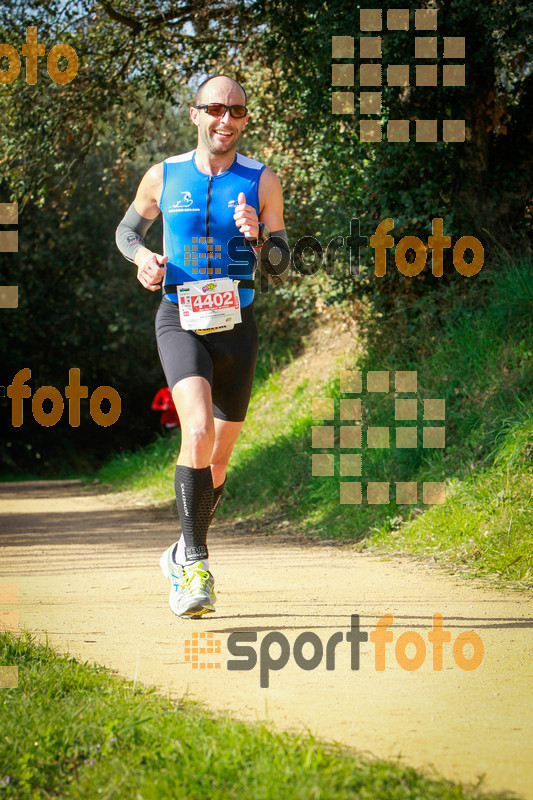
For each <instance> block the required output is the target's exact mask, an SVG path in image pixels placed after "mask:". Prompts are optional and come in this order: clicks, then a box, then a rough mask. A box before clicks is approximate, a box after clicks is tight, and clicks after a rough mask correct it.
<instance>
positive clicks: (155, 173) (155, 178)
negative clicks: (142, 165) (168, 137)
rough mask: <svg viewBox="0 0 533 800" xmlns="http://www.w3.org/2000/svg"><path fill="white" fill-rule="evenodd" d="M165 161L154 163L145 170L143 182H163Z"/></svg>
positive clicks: (153, 183) (148, 183) (152, 183)
mask: <svg viewBox="0 0 533 800" xmlns="http://www.w3.org/2000/svg"><path fill="white" fill-rule="evenodd" d="M164 163H165V162H164V161H160V162H159V164H153V166H151V167H150V169H149V170H147V171H146V172H145V174H144V177H143V182H144V183H145V184H146V185H147V186H151V185H156V184H158V183H161V181H162V180H163V170H164Z"/></svg>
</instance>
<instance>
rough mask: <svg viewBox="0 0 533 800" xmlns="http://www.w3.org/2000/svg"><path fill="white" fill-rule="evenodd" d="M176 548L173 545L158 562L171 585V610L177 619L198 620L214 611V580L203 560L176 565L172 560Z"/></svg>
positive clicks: (169, 599) (169, 602) (169, 600)
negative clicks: (191, 618)
mask: <svg viewBox="0 0 533 800" xmlns="http://www.w3.org/2000/svg"><path fill="white" fill-rule="evenodd" d="M175 547H176V542H174V544H171V545H170V547H169V548H168V550H165V552H164V553H163V555H162V556H161V558H160V559H159V564H160V566H161V569H162V571H163V575H164V576H165V578H168V579H169V580H170V583H171V587H170V595H169V598H168V604H169V606H170V610H171V611H172V612H173V613H174V614H176V615H177V616H178V617H200V616H202V615H203V614H208V613H209V612H211V611H214V610H215V609H214V603H215V602H216V596H215V592H214V586H215V579H214V578H213V576H212V575H211V573H210V572H208V570H205V569H203V565H204V562H203V561H195V562H194V563H193V564H189V565H188V566H186V567H182V566H181V565H180V564H176V563H175V561H173V559H172V553H173V552H174V548H175Z"/></svg>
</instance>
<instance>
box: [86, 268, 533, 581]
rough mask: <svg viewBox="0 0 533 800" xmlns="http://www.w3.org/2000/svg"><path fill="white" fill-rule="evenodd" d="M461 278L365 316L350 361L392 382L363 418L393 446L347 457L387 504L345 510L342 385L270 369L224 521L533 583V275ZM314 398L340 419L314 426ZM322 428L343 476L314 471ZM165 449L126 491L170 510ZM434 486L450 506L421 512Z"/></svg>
mask: <svg viewBox="0 0 533 800" xmlns="http://www.w3.org/2000/svg"><path fill="white" fill-rule="evenodd" d="M458 280H462V281H463V283H462V284H460V286H459V289H458V288H457V287H456V286H455V287H454V286H447V287H444V288H441V287H440V286H439V285H436V286H435V291H428V294H426V295H424V296H423V297H421V298H419V299H418V300H416V301H414V302H411V305H409V306H405V307H402V306H401V305H400V304H397V306H396V307H395V309H394V310H393V311H392V312H391V313H390V315H389V317H388V318H385V317H382V316H380V317H377V316H376V315H374V316H372V315H371V314H367V322H366V329H365V330H364V331H363V333H362V335H364V337H365V342H366V348H365V352H364V355H363V356H362V357H360V358H359V360H358V361H357V362H353V363H346V364H344V366H345V367H346V368H353V369H361V370H362V371H363V375H366V373H367V372H368V371H372V370H386V371H388V372H389V375H390V376H391V383H390V389H391V393H388V394H383V393H375V392H374V393H368V394H367V393H366V392H364V393H363V395H362V397H363V422H364V423H365V424H369V425H374V426H386V427H389V429H390V447H389V448H388V449H387V448H382V449H374V448H368V447H367V446H366V442H365V437H364V436H363V447H362V449H361V450H360V451H344V450H343V451H342V452H343V453H345V452H348V453H349V452H361V453H362V463H363V488H365V483H366V481H369V480H370V481H382V482H388V483H389V484H390V487H391V491H390V499H391V502H390V503H389V504H383V505H368V504H367V503H366V501H364V502H363V503H362V504H361V505H348V504H340V502H339V481H340V479H341V476H340V475H339V457H340V455H341V451H340V443H339V428H340V420H339V401H340V399H341V398H342V397H344V396H345V395H342V394H341V392H340V385H339V379H338V377H336V376H335V377H333V379H331V380H329V382H328V381H326V382H324V381H323V382H322V383H321V384H316V383H315V384H311V383H310V382H309V380H308V379H307V378H306V376H305V372H302V374H301V376H300V377H299V380H298V381H297V383H296V385H295V386H293V388H291V390H290V391H288V389H287V387H286V385H285V383H284V381H283V380H282V379H281V376H280V372H279V371H276V372H274V373H270V374H269V375H267V374H266V373H262V375H261V380H259V381H258V382H257V383H256V385H255V388H254V393H253V396H252V401H251V404H250V409H249V412H248V416H247V419H246V424H245V426H244V428H243V432H242V434H241V436H240V438H239V440H238V442H237V445H236V447H235V450H234V453H233V456H232V460H231V462H230V469H229V473H228V481H227V489H226V492H225V495H224V501H223V504H222V506H221V509H220V512H219V513H221V514H223V515H225V516H229V517H233V518H236V517H258V516H262V515H265V514H267V515H269V514H272V515H273V516H283V517H284V519H285V520H288V521H289V522H290V523H291V526H292V527H293V529H295V530H299V531H302V532H304V533H306V534H307V535H308V536H311V537H316V538H321V539H339V540H344V541H347V542H356V543H357V546H358V547H367V546H374V545H379V547H380V548H384V549H392V550H398V549H399V550H409V551H410V552H414V553H419V554H421V555H424V556H425V555H428V554H431V555H434V556H436V557H438V558H439V560H441V561H442V562H443V563H445V562H447V563H449V564H451V565H455V566H458V567H460V568H461V570H462V571H466V572H468V574H474V575H496V576H498V577H499V578H500V579H501V581H502V582H503V583H511V584H512V583H515V584H518V585H520V586H530V585H533V580H532V578H531V575H532V573H531V566H532V557H531V555H530V553H531V551H532V549H533V548H532V544H533V538H532V537H533V534H532V531H533V525H532V516H531V515H532V506H533V497H532V489H533V487H532V480H533V478H532V475H533V472H532V454H533V265H532V263H531V260H529V259H524V261H522V262H521V263H517V264H512V265H511V264H509V263H505V262H503V263H500V264H497V265H495V266H493V267H490V266H487V267H486V269H484V270H483V272H482V273H480V274H479V275H478V276H475V277H474V278H471V279H469V281H470V282H469V283H464V279H462V278H460V277H459V278H458ZM395 370H413V371H416V372H417V377H418V386H417V393H416V398H417V401H418V403H417V407H418V419H417V421H416V422H415V421H413V422H399V423H396V421H395V418H394V412H395V404H394V398H395V395H394V372H395ZM334 372H335V370H334ZM326 377H327V376H325V378H326ZM315 396H320V397H332V398H333V399H334V401H335V407H336V420H335V422H331V421H328V422H324V423H320V422H316V421H315V422H313V420H312V416H311V401H312V398H313V397H315ZM400 396H403V397H414V396H415V395H400ZM434 398H443V399H444V400H445V408H446V418H445V420H444V421H436V422H428V421H425V420H424V418H423V409H424V403H423V401H424V399H434ZM320 424H325V425H328V424H329V425H331V424H333V425H334V426H335V475H334V477H318V476H312V475H311V453H312V448H311V429H312V426H313V425H320ZM348 424H350V423H348ZM415 424H416V425H417V427H418V447H417V448H416V449H397V448H396V447H395V432H394V428H395V426H396V425H398V426H399V427H402V426H409V425H415ZM425 425H437V426H439V425H445V427H446V447H445V448H444V449H427V448H426V449H425V448H423V447H422V428H423V427H424V426H425ZM157 447H161V450H157V449H156V446H154V450H153V453H154V454H155V455H156V457H152V451H147V450H145V451H142V452H141V453H139V454H133V455H132V456H129V457H128V458H129V459H130V460H129V463H128V464H126V462H124V469H123V471H122V473H121V480H122V484H123V485H128V484H129V485H130V486H132V487H141V486H149V485H153V486H157V487H158V491H160V492H161V493H162V494H163V495H164V496H166V497H168V499H169V500H171V499H172V486H173V484H172V480H171V467H170V466H167V464H168V465H171V464H173V463H174V458H175V453H176V446H174V449H173V450H172V457H170V455H169V456H168V458H167V455H166V450H165V448H168V443H166V442H164V443H161V444H160V445H157ZM318 452H320V451H318ZM165 459H166V460H165ZM119 463H120V462H115V464H114V465H112V466H111V467H110V468H109V469H111V470H117V468H118V467H117V465H118V464H119ZM163 465H164V466H163ZM161 470H163V471H161ZM109 474H110V473H109V472H106V471H102V472H101V473H100V477H101V478H102V480H107V479H108V478H107V477H106V476H109ZM112 479H113V478H112ZM343 480H358V478H356V477H355V478H354V477H351V478H350V477H348V478H344V477H343ZM396 481H416V482H417V484H418V486H419V494H418V503H417V504H413V505H397V504H396V502H395V488H394V486H395V482H396ZM435 481H437V482H441V481H444V482H445V483H446V485H447V489H446V491H447V500H446V502H445V503H444V504H443V505H435V506H427V505H423V503H422V492H421V485H422V483H423V482H435ZM163 487H166V488H163ZM165 492H166V495H165V494H164V493H165ZM363 499H364V498H363Z"/></svg>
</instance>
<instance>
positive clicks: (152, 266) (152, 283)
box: [135, 247, 168, 292]
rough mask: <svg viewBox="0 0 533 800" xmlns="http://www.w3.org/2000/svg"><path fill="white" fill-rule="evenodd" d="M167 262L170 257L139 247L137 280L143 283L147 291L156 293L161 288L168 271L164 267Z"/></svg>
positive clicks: (136, 260)
mask: <svg viewBox="0 0 533 800" xmlns="http://www.w3.org/2000/svg"><path fill="white" fill-rule="evenodd" d="M167 261H168V256H162V255H160V254H159V253H152V251H151V250H148V248H146V247H139V249H138V250H137V252H136V253H135V263H136V265H137V280H138V281H139V282H140V283H142V285H143V286H144V288H145V289H149V290H150V291H151V292H155V291H157V289H160V288H161V281H162V280H163V277H164V275H165V272H166V271H167V268H166V267H165V266H163V265H164V264H166V263H167Z"/></svg>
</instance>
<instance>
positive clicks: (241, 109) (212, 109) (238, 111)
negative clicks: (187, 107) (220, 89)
mask: <svg viewBox="0 0 533 800" xmlns="http://www.w3.org/2000/svg"><path fill="white" fill-rule="evenodd" d="M195 108H198V109H200V108H203V109H204V110H205V111H207V113H208V114H209V115H210V116H211V117H223V116H224V114H225V113H226V111H228V110H229V113H230V115H231V116H232V117H234V118H235V119H242V118H243V117H245V116H246V114H247V113H248V109H247V108H246V106H225V105H224V103H208V104H207V105H203V106H195Z"/></svg>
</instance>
